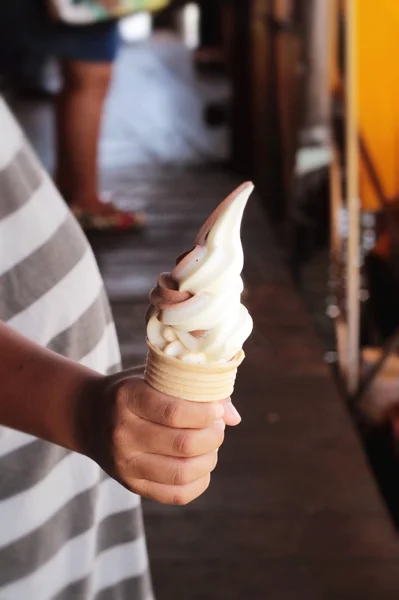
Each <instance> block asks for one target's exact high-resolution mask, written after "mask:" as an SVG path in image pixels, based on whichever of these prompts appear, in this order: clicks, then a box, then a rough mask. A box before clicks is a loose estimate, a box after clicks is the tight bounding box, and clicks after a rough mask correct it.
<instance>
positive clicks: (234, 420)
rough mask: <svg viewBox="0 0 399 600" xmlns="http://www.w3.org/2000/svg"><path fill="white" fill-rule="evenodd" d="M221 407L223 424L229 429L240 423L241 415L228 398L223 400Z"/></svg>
mask: <svg viewBox="0 0 399 600" xmlns="http://www.w3.org/2000/svg"><path fill="white" fill-rule="evenodd" d="M222 405H223V407H224V417H223V419H224V422H225V423H226V425H228V426H229V427H235V426H236V425H239V424H240V423H241V415H240V413H239V412H238V410H237V409H236V407H235V406H234V404H233V403H232V402H231V400H230V398H228V399H227V400H223V402H222Z"/></svg>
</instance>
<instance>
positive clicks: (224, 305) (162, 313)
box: [147, 183, 253, 366]
mask: <svg viewBox="0 0 399 600" xmlns="http://www.w3.org/2000/svg"><path fill="white" fill-rule="evenodd" d="M252 191H253V185H252V184H251V183H245V184H243V185H242V186H240V187H239V188H238V189H237V190H236V191H234V192H233V193H232V194H231V195H230V196H229V197H228V198H226V200H224V201H223V202H222V203H221V204H220V205H219V206H218V208H217V209H216V210H215V211H214V212H213V213H212V215H211V216H210V217H209V219H208V220H207V221H206V222H205V223H204V225H203V226H202V228H201V229H200V231H199V233H198V235H197V237H196V239H195V245H194V248H193V249H192V250H190V251H189V252H186V253H185V254H183V255H182V256H180V257H179V258H178V259H177V264H176V267H175V268H174V270H173V271H172V272H171V273H163V274H162V275H161V276H160V277H159V279H158V285H157V287H156V288H155V289H154V290H153V291H152V292H151V295H150V301H151V307H150V310H149V313H148V323H147V338H148V341H149V342H150V344H152V345H153V346H154V347H156V348H158V349H159V350H160V351H162V353H163V354H164V355H166V356H170V357H174V358H176V359H178V360H179V361H182V362H183V363H186V364H191V365H204V366H205V365H217V364H223V363H228V362H229V361H231V360H233V359H234V358H235V357H236V356H237V355H238V354H239V353H240V351H241V350H242V346H243V344H244V342H245V340H246V339H247V338H248V337H249V335H250V333H251V331H252V327H253V324H252V319H251V317H250V315H249V313H248V311H247V309H246V308H245V306H243V305H242V304H241V293H242V291H243V282H242V279H241V271H242V269H243V265H244V254H243V249H242V244H241V235H240V231H241V221H242V217H243V213H244V210H245V206H246V204H247V202H248V198H249V196H250V195H251V193H252Z"/></svg>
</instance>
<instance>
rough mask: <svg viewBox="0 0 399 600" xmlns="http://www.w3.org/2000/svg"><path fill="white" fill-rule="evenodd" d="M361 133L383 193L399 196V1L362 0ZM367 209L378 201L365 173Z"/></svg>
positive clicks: (372, 207) (364, 185)
mask: <svg viewBox="0 0 399 600" xmlns="http://www.w3.org/2000/svg"><path fill="white" fill-rule="evenodd" d="M357 5H358V31H357V36H358V94H359V125H360V132H361V135H362V137H363V139H364V140H365V142H366V145H367V147H368V150H369V153H370V155H371V157H372V161H373V163H374V165H375V168H376V171H377V172H378V176H379V179H380V181H381V183H382V186H383V189H384V192H385V195H386V196H388V197H389V198H391V199H392V198H393V197H395V196H398V195H399V0H378V2H376V1H375V0H358V2H357ZM360 189H361V196H362V204H363V207H364V208H365V209H368V210H372V209H374V208H378V206H379V202H378V199H377V198H376V195H375V193H374V191H373V190H372V188H371V186H370V184H369V181H368V180H367V177H366V175H365V172H364V169H362V171H361V188H360Z"/></svg>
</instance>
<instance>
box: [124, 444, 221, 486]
mask: <svg viewBox="0 0 399 600" xmlns="http://www.w3.org/2000/svg"><path fill="white" fill-rule="evenodd" d="M217 461H218V453H217V451H216V450H215V451H213V452H209V453H208V454H204V455H203V456H196V457H194V458H174V457H170V456H160V455H159V454H148V453H145V452H143V453H142V454H135V455H133V457H132V458H131V459H128V460H127V461H126V471H127V472H130V473H132V474H134V477H133V479H132V480H137V479H140V480H148V481H152V482H154V483H163V484H165V485H172V486H185V485H188V484H190V483H194V481H197V480H198V479H202V478H204V477H206V475H209V473H211V472H212V471H214V470H215V468H216V465H217ZM125 481H127V483H129V479H128V478H127V479H126V478H125Z"/></svg>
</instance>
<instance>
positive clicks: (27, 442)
mask: <svg viewBox="0 0 399 600" xmlns="http://www.w3.org/2000/svg"><path fill="white" fill-rule="evenodd" d="M0 319H1V320H3V321H5V322H7V323H8V324H9V325H10V326H11V327H13V328H14V329H16V330H17V331H19V332H20V333H22V334H23V335H25V336H26V337H28V338H30V339H32V340H34V341H36V342H38V343H39V344H41V345H42V346H46V347H48V348H51V349H52V350H55V351H56V352H58V353H60V354H63V355H65V356H68V357H70V358H72V359H73V360H76V361H79V362H80V363H82V364H84V365H86V366H88V367H91V368H92V369H95V370H97V371H99V372H102V373H111V372H114V371H116V370H117V369H118V368H119V364H120V356H119V350H118V343H117V337H116V333H115V326H114V323H113V320H112V315H111V311H110V308H109V304H108V300H107V297H106V293H105V291H104V285H103V281H102V279H101V276H100V274H99V271H98V268H97V265H96V263H95V260H94V256H93V254H92V252H91V249H90V247H89V245H88V243H87V241H86V238H85V237H84V235H83V233H82V231H81V230H80V228H79V226H78V225H77V223H76V222H75V220H74V219H73V217H72V216H71V214H70V212H69V211H68V209H67V207H66V205H65V204H64V202H63V201H62V199H61V198H60V196H59V194H58V192H57V190H56V189H55V187H54V185H53V184H52V182H51V180H50V178H49V177H48V175H47V174H46V173H45V171H44V169H43V168H42V167H41V165H40V163H39V162H38V160H37V159H36V157H35V155H34V153H33V151H32V150H31V148H30V147H29V145H28V144H27V142H26V140H25V139H24V136H23V134H22V132H21V130H20V129H19V127H18V125H17V123H16V121H15V120H14V118H13V117H12V115H11V113H10V112H9V110H8V108H7V107H6V105H5V103H4V102H3V101H2V100H1V98H0ZM0 598H1V600H25V599H29V600H50V599H51V600H127V599H129V600H150V599H152V598H153V595H152V590H151V582H150V576H149V570H148V558H147V551H146V544H145V537H144V530H143V523H142V515H141V507H140V499H139V498H138V497H137V496H135V495H134V494H131V493H129V492H128V491H127V490H125V489H124V488H123V487H122V486H120V485H119V484H117V483H116V482H114V481H113V480H112V479H110V478H109V477H107V476H106V475H105V474H104V473H103V472H102V471H101V469H100V468H99V467H98V466H97V465H96V464H95V463H94V462H93V461H91V460H89V459H87V458H85V457H83V456H80V455H78V454H75V453H71V452H68V451H67V450H64V449H63V448H60V447H58V446H55V445H53V444H49V443H47V442H43V441H41V440H38V439H37V438H34V437H31V436H28V435H25V434H22V433H18V432H16V431H13V430H11V429H7V428H0Z"/></svg>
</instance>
